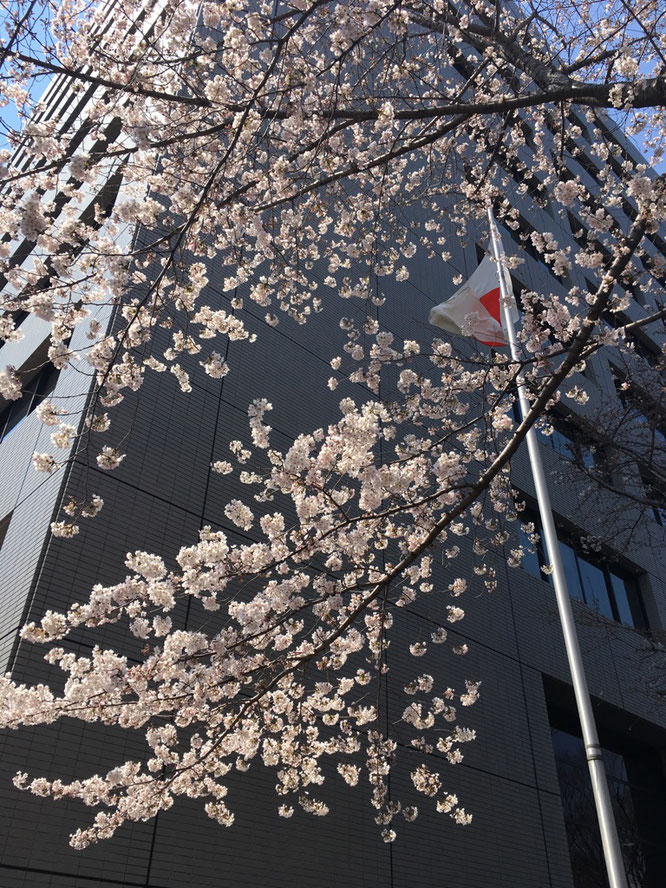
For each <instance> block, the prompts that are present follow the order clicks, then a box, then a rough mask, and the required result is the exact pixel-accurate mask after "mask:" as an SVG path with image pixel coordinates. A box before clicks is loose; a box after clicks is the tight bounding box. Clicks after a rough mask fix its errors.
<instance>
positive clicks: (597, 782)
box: [488, 208, 627, 888]
mask: <svg viewBox="0 0 666 888" xmlns="http://www.w3.org/2000/svg"><path fill="white" fill-rule="evenodd" d="M488 222H489V224H490V238H491V242H492V247H493V256H494V258H495V261H496V262H497V270H498V277H499V284H500V296H501V298H500V303H501V306H502V308H501V310H502V318H503V320H504V327H505V329H506V333H507V337H508V339H509V346H510V348H511V357H512V359H513V360H514V361H520V360H521V355H520V351H519V349H518V341H517V339H516V331H515V329H514V326H513V319H512V317H511V314H510V301H509V300H510V299H511V298H512V297H510V296H509V293H508V292H507V286H506V279H505V266H504V248H503V247H502V240H501V238H500V236H499V232H498V230H497V227H496V225H495V220H494V218H493V213H492V210H491V209H490V208H488ZM517 385H518V400H519V402H520V413H521V416H522V417H523V419H524V418H525V416H526V415H527V413H528V411H529V409H530V405H529V402H528V400H527V397H526V394H525V385H524V382H523V380H522V377H521V375H518V378H517ZM526 440H527V449H528V452H529V457H530V467H531V469H532V477H533V480H534V487H535V490H536V497H537V503H538V504H539V515H540V516H541V525H542V528H543V536H544V540H545V542H546V551H547V554H548V560H549V562H550V564H551V565H552V568H553V584H554V586H555V598H556V600H557V609H558V611H559V615H560V623H561V625H562V634H563V635H564V645H565V648H566V652H567V660H568V661H569V669H570V670H571V679H572V682H573V689H574V694H575V697H576V707H577V709H578V717H579V719H580V725H581V729H582V733H583V742H584V744H585V756H586V758H587V762H588V766H589V769H590V779H591V781H592V793H593V795H594V804H595V807H596V810H597V820H598V821H599V831H600V832H601V842H602V845H603V852H604V860H605V862H606V870H607V872H608V880H609V882H610V888H627V879H626V875H625V871H624V864H623V861H622V851H621V850H620V840H619V838H618V835H617V828H616V826H615V818H614V816H613V809H612V806H611V798H610V793H609V791H608V782H607V780H606V769H605V767H604V762H603V758H602V755H601V746H600V745H599V735H598V734H597V726H596V724H595V722H594V713H593V712H592V702H591V700H590V692H589V690H588V687H587V679H586V678H585V671H584V669H583V660H582V657H581V653H580V646H579V644H578V636H577V634H576V626H575V623H574V617H573V610H572V608H571V599H570V598H569V592H568V589H567V581H566V576H565V573H564V567H563V565H562V559H561V557H560V547H559V545H558V541H557V531H556V530H555V522H554V521H553V511H552V508H551V505H550V498H549V496H548V487H547V485H546V476H545V474H544V471H543V465H542V464H541V454H540V453H539V444H538V441H537V439H536V435H535V433H534V429H533V428H530V429H529V430H528V432H527V436H526Z"/></svg>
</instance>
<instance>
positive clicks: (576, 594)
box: [560, 541, 585, 601]
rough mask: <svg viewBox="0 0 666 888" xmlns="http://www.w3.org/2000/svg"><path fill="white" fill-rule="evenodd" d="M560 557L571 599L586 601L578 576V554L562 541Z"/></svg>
mask: <svg viewBox="0 0 666 888" xmlns="http://www.w3.org/2000/svg"><path fill="white" fill-rule="evenodd" d="M560 556H561V558H562V564H563V565H564V573H565V574H566V578H567V588H568V590H569V595H570V596H571V598H576V599H577V600H578V601H585V597H584V595H583V590H582V589H581V585H580V577H579V576H578V568H577V567H576V554H575V552H574V550H573V549H572V548H571V546H568V545H567V544H566V543H563V542H561V541H560Z"/></svg>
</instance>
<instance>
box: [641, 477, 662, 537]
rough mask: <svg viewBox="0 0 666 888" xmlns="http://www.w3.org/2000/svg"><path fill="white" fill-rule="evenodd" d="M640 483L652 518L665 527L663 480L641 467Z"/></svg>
mask: <svg viewBox="0 0 666 888" xmlns="http://www.w3.org/2000/svg"><path fill="white" fill-rule="evenodd" d="M640 473H641V482H642V484H643V491H644V492H645V496H646V498H647V499H648V500H649V505H648V508H649V509H650V511H651V512H652V517H653V518H654V520H655V521H656V522H657V524H661V526H662V527H666V490H665V489H664V488H665V486H666V485H665V484H664V481H663V478H659V476H658V475H657V473H656V472H654V471H653V470H652V469H648V468H646V467H645V466H641V469H640Z"/></svg>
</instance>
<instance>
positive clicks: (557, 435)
mask: <svg viewBox="0 0 666 888" xmlns="http://www.w3.org/2000/svg"><path fill="white" fill-rule="evenodd" d="M550 443H551V447H553V448H554V450H556V451H557V452H558V453H559V454H560V456H563V457H564V458H565V459H571V456H572V453H571V449H572V441H571V438H567V436H566V435H565V434H563V432H561V431H560V430H559V429H557V428H555V429H554V430H553V434H552V435H551V436H550Z"/></svg>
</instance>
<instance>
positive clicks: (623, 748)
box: [549, 709, 666, 888]
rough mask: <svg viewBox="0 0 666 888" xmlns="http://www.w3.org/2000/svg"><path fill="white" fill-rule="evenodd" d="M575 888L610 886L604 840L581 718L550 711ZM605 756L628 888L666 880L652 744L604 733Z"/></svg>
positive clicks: (658, 768) (660, 788)
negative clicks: (578, 720)
mask: <svg viewBox="0 0 666 888" xmlns="http://www.w3.org/2000/svg"><path fill="white" fill-rule="evenodd" d="M549 719H550V723H551V737H552V742H553V753H554V756H555V765H556V768H557V777H558V782H559V785H560V798H561V801H562V813H563V815H564V824H565V828H566V832H567V840H568V845H569V855H570V858H571V869H572V872H573V879H574V886H575V888H607V886H608V880H607V877H606V871H605V865H604V860H603V853H602V848H601V839H600V836H599V828H598V825H597V817H596V811H595V807H594V797H593V795H592V786H591V783H590V777H589V769H588V765H587V761H586V758H585V749H584V746H583V741H582V739H581V737H580V732H579V729H578V725H577V720H576V719H574V718H573V717H572V716H571V715H570V714H569V713H561V712H559V711H557V710H553V709H551V710H550V711H549ZM600 739H601V744H602V755H603V760H604V766H605V769H606V776H607V778H608V788H609V790H610V796H611V803H612V805H613V814H614V816H615V822H616V825H617V830H618V834H619V839H620V845H621V847H622V857H623V860H624V867H625V872H626V875H627V883H628V885H629V888H652V886H655V888H656V886H660V885H663V884H664V883H665V882H666V854H665V853H664V850H663V841H662V840H663V835H662V830H663V828H664V791H665V789H666V786H665V785H664V784H665V781H664V771H663V767H662V764H661V761H660V759H659V755H658V752H657V751H656V750H655V749H654V748H652V747H651V746H647V745H646V744H643V743H640V742H637V739H636V738H635V737H633V736H632V737H631V740H629V738H628V737H624V736H623V735H621V734H613V733H611V732H610V731H604V730H603V726H601V727H600Z"/></svg>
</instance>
